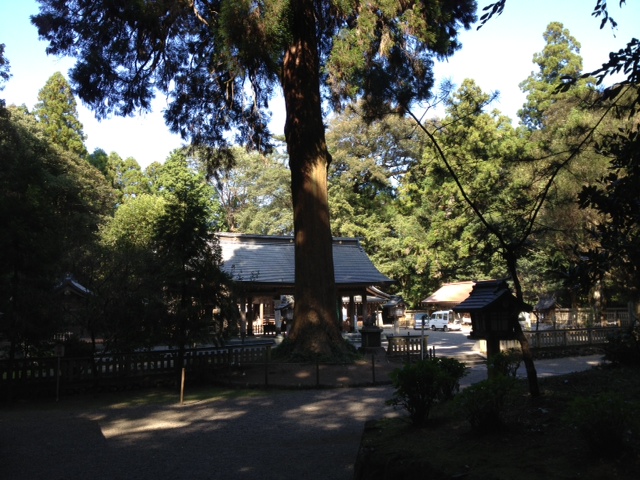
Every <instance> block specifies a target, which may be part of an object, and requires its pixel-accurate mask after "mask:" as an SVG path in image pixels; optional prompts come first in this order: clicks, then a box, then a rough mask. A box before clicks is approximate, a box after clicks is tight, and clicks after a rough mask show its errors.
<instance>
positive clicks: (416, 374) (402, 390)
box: [386, 359, 465, 426]
mask: <svg viewBox="0 0 640 480" xmlns="http://www.w3.org/2000/svg"><path fill="white" fill-rule="evenodd" d="M464 375H465V367H464V365H463V364H461V363H460V362H458V361H457V360H455V359H425V360H420V361H418V362H416V363H409V364H406V365H404V366H403V367H402V368H398V369H396V370H394V371H393V372H392V374H391V381H392V384H393V387H394V388H395V392H394V394H393V397H392V398H391V399H389V400H387V402H386V403H387V405H393V406H395V407H398V406H399V407H402V408H404V409H405V410H407V412H408V413H409V418H410V419H411V422H412V423H413V424H414V425H415V426H424V425H425V424H426V422H427V420H428V418H429V413H430V412H431V408H432V407H433V405H434V404H435V403H436V402H438V401H445V400H449V399H451V398H452V397H453V395H454V393H455V392H457V391H458V389H459V381H460V379H461V378H462V377H463V376H464Z"/></svg>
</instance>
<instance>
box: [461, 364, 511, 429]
mask: <svg viewBox="0 0 640 480" xmlns="http://www.w3.org/2000/svg"><path fill="white" fill-rule="evenodd" d="M514 385H515V379H514V378H513V377H509V376H504V375H498V376H497V377H495V378H492V379H490V380H483V381H482V382H478V383H476V384H474V385H471V386H469V387H467V388H465V389H464V390H463V391H462V392H461V393H460V394H459V395H458V396H457V397H456V403H457V406H458V409H459V410H460V411H461V412H462V415H463V416H464V417H465V418H466V419H467V421H468V422H469V423H470V424H471V428H472V429H473V430H475V431H476V432H478V433H491V432H495V431H498V430H500V429H502V427H503V426H504V413H505V404H506V401H507V398H508V395H509V393H510V392H511V390H512V389H513V387H514Z"/></svg>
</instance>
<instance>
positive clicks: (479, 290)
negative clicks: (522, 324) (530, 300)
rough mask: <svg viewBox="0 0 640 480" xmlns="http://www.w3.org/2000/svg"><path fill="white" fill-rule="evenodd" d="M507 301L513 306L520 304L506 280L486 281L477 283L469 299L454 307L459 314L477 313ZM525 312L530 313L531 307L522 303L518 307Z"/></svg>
mask: <svg viewBox="0 0 640 480" xmlns="http://www.w3.org/2000/svg"><path fill="white" fill-rule="evenodd" d="M501 300H503V301H507V302H510V303H511V304H512V305H515V304H519V303H520V302H518V300H517V299H516V297H515V296H513V295H512V293H511V290H510V289H509V286H508V285H507V282H506V281H505V280H486V281H481V282H476V284H475V285H474V286H473V290H472V291H471V294H470V295H469V297H468V298H467V299H466V300H465V301H463V302H462V303H460V304H458V305H457V306H456V307H454V310H455V311H458V312H477V311H482V310H486V309H488V308H490V307H491V306H492V305H494V304H495V303H496V302H498V301H501ZM518 306H519V308H521V309H522V310H523V311H530V310H531V307H529V306H528V305H526V304H525V303H522V304H520V305H518Z"/></svg>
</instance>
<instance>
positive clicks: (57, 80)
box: [33, 72, 87, 157]
mask: <svg viewBox="0 0 640 480" xmlns="http://www.w3.org/2000/svg"><path fill="white" fill-rule="evenodd" d="M33 113H34V114H35V115H36V117H37V118H38V121H39V122H40V123H42V125H44V131H45V133H46V135H47V136H48V138H49V140H50V141H51V142H52V143H54V144H56V145H58V146H59V147H61V148H63V149H65V150H68V151H70V152H73V153H75V154H76V155H79V156H81V157H85V156H86V155H87V149H86V147H85V146H84V140H85V135H84V133H83V132H82V123H80V120H78V111H77V110H76V100H75V98H74V96H73V93H72V91H71V86H70V85H69V83H68V82H67V80H66V79H65V78H64V77H63V76H62V74H61V73H60V72H56V73H54V74H53V75H52V76H51V77H50V78H49V80H47V83H46V84H45V86H44V87H43V88H42V90H40V92H39V93H38V103H37V104H36V106H35V108H34V111H33Z"/></svg>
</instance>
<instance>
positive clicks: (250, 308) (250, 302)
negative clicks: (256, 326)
mask: <svg viewBox="0 0 640 480" xmlns="http://www.w3.org/2000/svg"><path fill="white" fill-rule="evenodd" d="M253 319H254V314H253V297H248V298H247V335H249V336H250V337H253Z"/></svg>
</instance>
